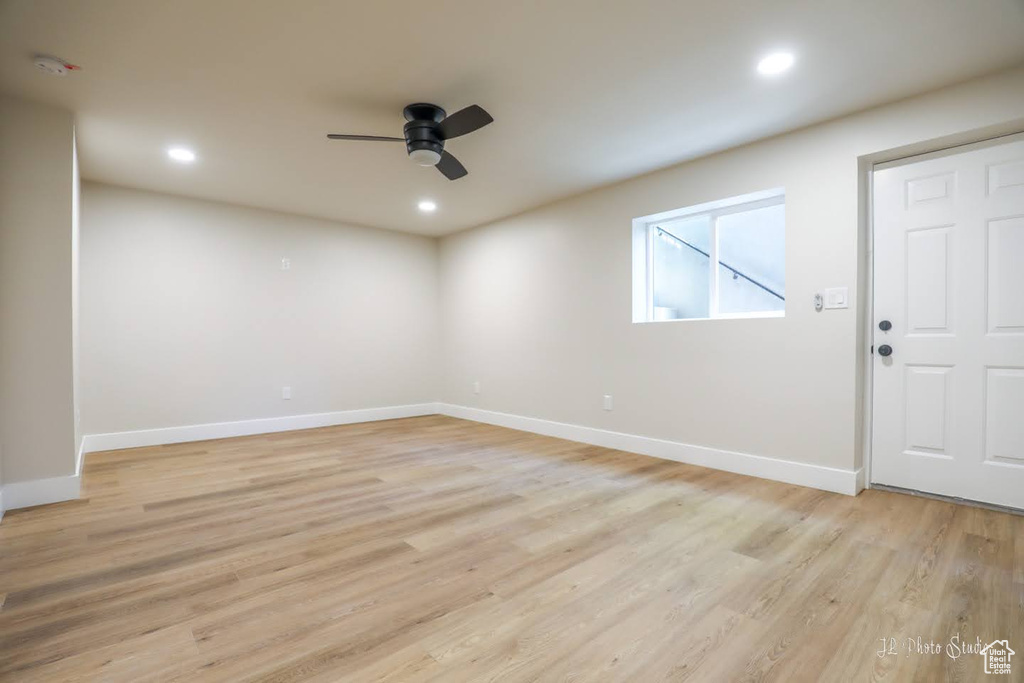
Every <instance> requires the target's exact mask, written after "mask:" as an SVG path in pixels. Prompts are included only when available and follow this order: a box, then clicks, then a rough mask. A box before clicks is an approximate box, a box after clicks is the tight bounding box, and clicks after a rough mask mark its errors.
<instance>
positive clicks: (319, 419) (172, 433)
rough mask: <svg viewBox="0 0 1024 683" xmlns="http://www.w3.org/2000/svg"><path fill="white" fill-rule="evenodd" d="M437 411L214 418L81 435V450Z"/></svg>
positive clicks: (409, 408)
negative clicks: (133, 429)
mask: <svg viewBox="0 0 1024 683" xmlns="http://www.w3.org/2000/svg"><path fill="white" fill-rule="evenodd" d="M436 413H437V404H436V403H416V404H413V405H405V406H388V407H384V408H363V409H360V410H340V411H336V412H333V413H312V414H309V415H290V416H288V417H270V418H264V419H259V420H241V421H238V422H213V423H209V424H199V425H185V426H182V427H163V428H160V429H143V430H139V431H133V432H111V433H109V434H86V435H85V437H84V438H83V439H82V451H83V453H95V452H96V451H113V450H118V449H120V448H138V447H140V446H163V445H166V444H172V443H185V442H188V441H207V440H209V439H226V438H229V437H232V436H251V435H253V434H270V433H273V432H290V431H294V430H297V429H313V428H314V427H332V426H335V425H346V424H354V423H356V422H376V421H378V420H394V419H397V418H400V417H418V416H420V415H434V414H436Z"/></svg>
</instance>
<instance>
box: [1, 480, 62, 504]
mask: <svg viewBox="0 0 1024 683" xmlns="http://www.w3.org/2000/svg"><path fill="white" fill-rule="evenodd" d="M80 485H81V479H80V478H79V477H78V475H75V474H73V475H69V476H67V477H53V478H51V479H33V480H31V481H14V482H11V483H9V484H4V488H3V493H2V496H3V509H6V510H17V509H18V508H27V507H32V506H33V505H46V504H47V503H62V502H64V501H65V500H75V499H76V498H78V492H79V488H80Z"/></svg>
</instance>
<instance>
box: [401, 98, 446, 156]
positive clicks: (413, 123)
mask: <svg viewBox="0 0 1024 683" xmlns="http://www.w3.org/2000/svg"><path fill="white" fill-rule="evenodd" d="M402 114H403V115H404V116H405V119H406V120H407V121H408V123H406V124H405V149H406V151H407V152H408V153H409V157H410V158H412V160H413V161H415V162H416V163H417V164H419V165H420V166H434V165H435V164H437V162H438V161H440V160H441V153H442V152H443V151H444V140H442V139H441V137H440V136H439V135H438V132H437V129H438V126H439V125H440V123H441V121H443V120H444V117H445V116H446V114H445V111H444V109H442V108H441V107H439V106H437V105H436V104H410V105H409V106H408V107H406V108H405V110H404V111H403V112H402Z"/></svg>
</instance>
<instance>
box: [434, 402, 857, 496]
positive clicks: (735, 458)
mask: <svg viewBox="0 0 1024 683" xmlns="http://www.w3.org/2000/svg"><path fill="white" fill-rule="evenodd" d="M437 412H439V413H441V414H442V415H449V416H451V417H458V418H462V419H464V420H472V421H474V422H485V423H487V424H493V425H498V426H501V427H509V428H511V429H519V430H522V431H526V432H534V433H536V434H543V435H545V436H554V437H558V438H560V439H568V440H570V441H579V442H581V443H588V444H592V445H594V446H603V447H605V448H614V449H617V450H623V451H631V452H633V453H642V454H643V455H650V456H653V457H655V458H662V459H665V460H675V461H677V462H684V463H687V464H690V465H700V466H701V467H710V468H712V469H718V470H725V471H727V472H735V473H737V474H746V475H749V476H752V477H760V478H762V479H773V480H775V481H781V482H785V483H787V484H798V485H800V486H810V487H812V488H816V489H823V490H825V491H834V492H835V493H843V494H846V495H850V496H855V495H857V494H858V493H859V492H860V491H861V489H863V488H864V482H863V470H860V469H858V470H843V469H838V468H834V467H824V466H822V465H810V464H807V463H802V462H793V461H791V460H780V459H778V458H767V457H764V456H761V455H751V454H749V453H737V452H734V451H723V450H718V449H716V448H706V447H704V446H693V445H691V444H686V443H680V442H678V441H665V440H663V439H652V438H650V437H646V436H636V435H634V434H623V433H622V432H611V431H607V430H604V429H595V428H593V427H583V426H580V425H573V424H567V423H564V422H552V421H550V420H541V419H538V418H535V417H523V416H521V415H511V414H509V413H498V412H494V411H491V410H481V409H479V408H468V407H466V406H457V405H452V404H448V403H439V404H438V405H437Z"/></svg>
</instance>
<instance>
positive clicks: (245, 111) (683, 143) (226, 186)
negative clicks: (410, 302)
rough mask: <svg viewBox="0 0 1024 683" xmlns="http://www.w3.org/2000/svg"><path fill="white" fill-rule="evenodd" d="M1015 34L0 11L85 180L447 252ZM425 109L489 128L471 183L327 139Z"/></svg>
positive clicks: (326, 12)
mask: <svg viewBox="0 0 1024 683" xmlns="http://www.w3.org/2000/svg"><path fill="white" fill-rule="evenodd" d="M1022 36H1024V3H1022V2H1021V1H1020V0H985V1H984V2H979V1H976V0H960V1H955V0H941V1H940V0H859V1H857V2H840V1H838V0H775V1H773V2H767V1H759V0H704V1H701V2H698V1H696V0H690V1H684V0H628V1H627V0H611V1H607V0H512V1H509V0H435V1H434V2H411V1H409V0H405V1H397V0H360V1H359V2H348V1H336V2H326V1H314V0H293V1H291V2H287V1H285V0H173V1H172V2H156V1H155V0H0V90H2V91H3V92H6V93H10V94H15V95H18V96H22V97H25V98H28V99H32V100H37V101H42V102H50V103H55V104H61V105H63V106H66V107H68V108H70V109H72V110H74V111H75V112H76V113H77V119H78V138H79V145H80V155H81V161H82V169H83V175H84V176H85V177H87V178H91V179H95V180H102V181H106V182H111V183H116V184H121V185H128V186H133V187H140V188H147V189H153V190H160V191H165V192H171V193H176V194H182V195H189V196H195V197H205V198H210V199H217V200H223V201H228V202H234V203H238V204H246V205H251V206H258V207H264V208H269V209H277V210H281V211H288V212H293V213H300V214H307V215H313V216H321V217H326V218H332V219H337V220H340V221H345V222H350V223H357V224H363V225H370V226H377V227H384V228H391V229H396V230H405V231H410V232H420V233H425V234H432V235H438V234H444V233H448V232H453V231H455V230H459V229H462V228H466V227H470V226H473V225H478V224H481V223H485V222H487V221H490V220H493V219H496V218H499V217H502V216H506V215H509V214H513V213H516V212H519V211H523V210H525V209H528V208H530V207H533V206H536V205H539V204H543V203H545V202H548V201H551V200H553V199H556V198H558V197H562V196H566V195H569V194H573V193H577V192H580V191H583V190H586V189H589V188H592V187H595V186H598V185H602V184H607V183H609V182H613V181H616V180H620V179H623V178H626V177H629V176H633V175H636V174H639V173H643V172H645V171H650V170H653V169H656V168H659V167H663V166H667V165H671V164H673V163H676V162H679V161H682V160H685V159H689V158H693V157H696V156H699V155H702V154H705V153H708V152H710V151H714V150H719V149H723V148H726V147H731V146H734V145H737V144H740V143H743V142H747V141H750V140H754V139H757V138H761V137H765V136H768V135H772V134H776V133H780V132H783V131H786V130H791V129H794V128H798V127H801V126H804V125H807V124H810V123H813V122H817V121H821V120H824V119H828V118H832V117H835V116H838V115H841V114H844V113H848V112H851V111H855V110H858V109H863V108H865V107H869V106H873V105H876V104H880V103H882V102H886V101H890V100H893V99H897V98H900V97H904V96H907V95H911V94H914V93H918V92H922V91H926V90H930V89H933V88H936V87H939V86H942V85H946V84H949V83H953V82H956V81H960V80H964V79H966V78H970V77H972V76H975V75H979V74H982V73H985V72H989V71H993V70H996V69H999V68H1002V67H1006V66H1010V65H1012V64H1016V63H1019V62H1021V61H1024V39H1022ZM780 47H783V48H789V49H792V50H793V51H795V52H796V53H797V56H798V59H797V64H796V66H795V67H794V69H793V70H792V71H791V72H790V73H788V74H786V75H785V76H783V77H781V78H778V79H775V80H767V79H765V78H763V77H760V76H758V75H757V73H756V71H755V68H754V67H755V64H756V62H757V60H758V58H759V57H760V56H762V55H763V54H765V53H766V52H768V51H770V50H773V49H776V48H780ZM37 52H41V53H50V54H54V55H56V56H59V57H61V58H63V59H66V60H68V61H70V62H73V63H75V64H78V65H80V66H81V67H82V70H81V71H80V72H77V73H74V74H72V75H69V76H67V77H65V78H54V77H49V76H46V75H44V74H42V73H40V72H37V71H36V70H35V69H34V67H33V66H32V61H31V58H32V56H33V54H35V53H37ZM414 101H427V102H435V103H437V104H440V105H442V106H443V107H445V108H446V109H448V111H449V112H453V111H455V110H457V109H459V108H461V107H464V106H466V105H468V104H473V103H477V104H480V105H481V106H483V107H484V108H485V109H487V110H488V111H489V112H490V113H491V114H492V115H493V116H494V118H495V123H493V124H492V125H490V126H488V127H487V128H485V129H483V130H481V131H479V132H477V133H474V134H472V135H470V136H467V137H465V138H460V139H457V140H453V141H452V142H450V143H449V145H448V149H449V150H450V151H451V152H452V153H454V154H455V155H456V156H457V157H458V158H459V159H460V160H461V161H462V162H463V163H464V164H465V165H466V167H467V168H468V169H469V171H470V175H469V176H468V177H467V178H464V179H462V180H458V181H455V182H450V181H448V180H445V179H444V177H443V176H441V174H440V173H438V172H437V171H436V170H434V169H423V168H419V167H417V166H414V165H413V164H412V162H410V161H409V160H408V159H407V158H406V156H405V150H404V147H403V146H402V145H400V144H395V145H388V144H382V143H361V142H329V141H327V140H326V139H325V138H324V135H325V134H326V133H327V132H328V131H332V132H342V133H362V134H375V135H401V127H402V123H403V119H402V118H401V109H402V107H403V106H404V105H405V104H408V103H409V102H414ZM175 143H183V144H186V145H188V146H191V147H194V148H195V149H196V151H197V152H198V154H199V156H200V158H199V162H198V163H196V164H195V165H193V166H179V165H175V164H172V163H171V162H169V161H168V160H167V158H166V155H165V150H166V148H167V147H168V146H169V145H171V144H175ZM427 197H429V198H433V199H435V200H436V201H437V202H438V205H439V208H438V211H437V213H435V214H433V215H429V216H424V215H421V214H419V213H418V212H417V210H416V202H417V200H419V199H421V198H427Z"/></svg>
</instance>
